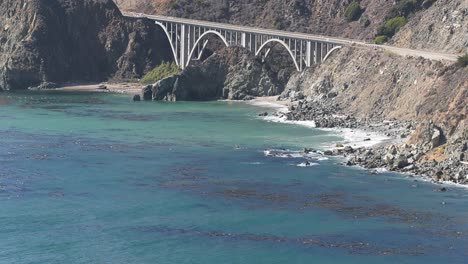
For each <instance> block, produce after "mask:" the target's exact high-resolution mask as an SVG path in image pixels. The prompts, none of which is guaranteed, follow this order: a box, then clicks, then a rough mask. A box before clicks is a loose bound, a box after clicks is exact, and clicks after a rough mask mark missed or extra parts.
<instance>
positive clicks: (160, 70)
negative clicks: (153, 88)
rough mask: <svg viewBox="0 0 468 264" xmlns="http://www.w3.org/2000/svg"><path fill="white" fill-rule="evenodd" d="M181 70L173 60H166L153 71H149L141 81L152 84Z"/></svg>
mask: <svg viewBox="0 0 468 264" xmlns="http://www.w3.org/2000/svg"><path fill="white" fill-rule="evenodd" d="M179 72H180V69H179V67H178V66H177V64H175V63H173V62H164V63H163V64H161V65H159V66H158V67H156V68H154V69H153V70H152V71H150V72H148V73H147V74H146V75H145V76H144V77H143V79H141V83H143V84H152V83H155V82H157V81H159V80H161V79H164V78H167V77H170V76H172V75H174V74H177V73H179Z"/></svg>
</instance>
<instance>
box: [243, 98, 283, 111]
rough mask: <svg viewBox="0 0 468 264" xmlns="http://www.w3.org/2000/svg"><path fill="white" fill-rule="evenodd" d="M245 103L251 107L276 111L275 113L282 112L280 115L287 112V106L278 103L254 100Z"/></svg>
mask: <svg viewBox="0 0 468 264" xmlns="http://www.w3.org/2000/svg"><path fill="white" fill-rule="evenodd" d="M246 102H247V104H249V105H253V106H258V107H265V108H272V109H276V110H277V111H279V112H282V113H286V112H288V111H289V110H288V107H287V106H285V105H283V104H279V103H274V102H268V101H255V100H253V101H246Z"/></svg>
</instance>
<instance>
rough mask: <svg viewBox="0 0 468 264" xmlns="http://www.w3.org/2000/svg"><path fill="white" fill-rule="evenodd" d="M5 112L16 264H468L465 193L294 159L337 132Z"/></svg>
mask: <svg viewBox="0 0 468 264" xmlns="http://www.w3.org/2000/svg"><path fill="white" fill-rule="evenodd" d="M0 109H1V111H0V263H2V264H3V263H8V264H9V263H38V264H39V263H40V264H42V263H48V264H49V263H52V264H53V263H112V264H115V263H158V264H165V263H174V264H184V263H187V264H188V263H201V264H221V263H223V264H224V263H242V264H250V263H252V264H253V263H255V264H259V263H268V264H274V263H288V264H289V263H318V264H328V263H329V264H338V263H346V264H352V263H359V264H366V263H372V264H375V263H425V264H428V263H448V264H456V263H465V264H466V263H468V210H467V209H468V190H467V189H463V188H459V187H455V186H448V191H447V192H435V191H434V189H438V188H440V187H441V186H437V185H434V184H431V183H427V182H424V181H420V180H417V179H414V178H410V177H407V176H403V175H399V174H392V173H381V174H377V175H376V174H372V173H370V172H368V171H366V170H362V169H359V168H348V167H344V166H341V165H340V162H341V160H339V159H328V160H327V159H323V158H321V157H320V156H314V155H311V156H309V157H307V160H306V159H305V158H303V157H298V156H299V155H295V154H294V153H295V152H294V151H299V150H301V149H303V148H304V147H312V148H323V147H324V146H326V145H330V144H332V143H331V142H334V141H339V140H340V137H339V135H337V134H333V133H332V131H320V130H317V129H313V128H308V127H305V126H299V125H293V124H281V123H274V122H267V121H265V120H262V119H260V118H259V117H257V115H258V113H260V112H261V111H263V109H261V108H258V107H254V106H249V105H246V104H242V103H227V102H209V103H183V102H181V103H154V102H141V103H133V102H131V101H130V98H129V96H123V95H115V94H97V93H84V92H81V93H73V92H27V93H13V94H11V93H0ZM281 149H288V150H290V151H292V155H283V156H284V157H283V158H281V157H271V156H268V155H266V154H268V153H271V152H275V150H276V151H280V150H281ZM288 153H290V154H291V152H288ZM306 161H307V162H309V163H310V164H311V165H313V166H310V167H303V166H298V165H300V164H304V163H305V162H306Z"/></svg>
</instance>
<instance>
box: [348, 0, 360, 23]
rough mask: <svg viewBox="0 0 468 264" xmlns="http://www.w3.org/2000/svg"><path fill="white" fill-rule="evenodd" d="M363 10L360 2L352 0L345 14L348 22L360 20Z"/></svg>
mask: <svg viewBox="0 0 468 264" xmlns="http://www.w3.org/2000/svg"><path fill="white" fill-rule="evenodd" d="M362 12H363V10H362V8H361V6H360V5H359V3H358V2H356V1H353V2H351V3H350V4H349V5H348V6H347V7H346V9H345V16H346V20H347V21H348V22H351V21H355V20H358V19H359V17H360V16H361V14H362Z"/></svg>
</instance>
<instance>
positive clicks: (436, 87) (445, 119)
mask: <svg viewBox="0 0 468 264" xmlns="http://www.w3.org/2000/svg"><path fill="white" fill-rule="evenodd" d="M467 74H468V70H467V69H460V68H456V67H454V66H446V65H444V64H442V63H440V62H433V61H430V60H426V59H422V58H406V59H405V60H402V59H401V57H400V56H399V55H395V54H391V53H388V52H384V51H380V50H376V51H370V50H364V49H353V48H345V49H342V50H340V51H339V52H338V53H337V54H336V55H335V56H333V57H331V58H330V60H329V61H327V63H324V64H320V65H318V66H317V67H315V68H312V69H310V70H309V71H306V72H305V73H303V74H296V75H294V76H293V77H292V78H291V79H290V82H289V83H288V85H287V88H286V89H290V90H300V91H303V92H304V94H305V95H306V96H310V97H312V98H323V97H327V95H328V94H330V93H332V94H333V98H332V99H330V101H332V102H333V103H335V104H338V105H339V109H341V110H342V112H343V113H347V114H351V115H354V116H356V117H358V118H379V119H398V120H414V121H418V122H420V121H425V120H433V121H434V122H435V123H436V124H437V125H439V126H440V127H441V128H443V130H444V133H445V134H446V135H447V136H461V134H462V133H463V131H467V129H468V124H467V123H466V120H467V118H468V116H467V114H468V78H466V76H467Z"/></svg>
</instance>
